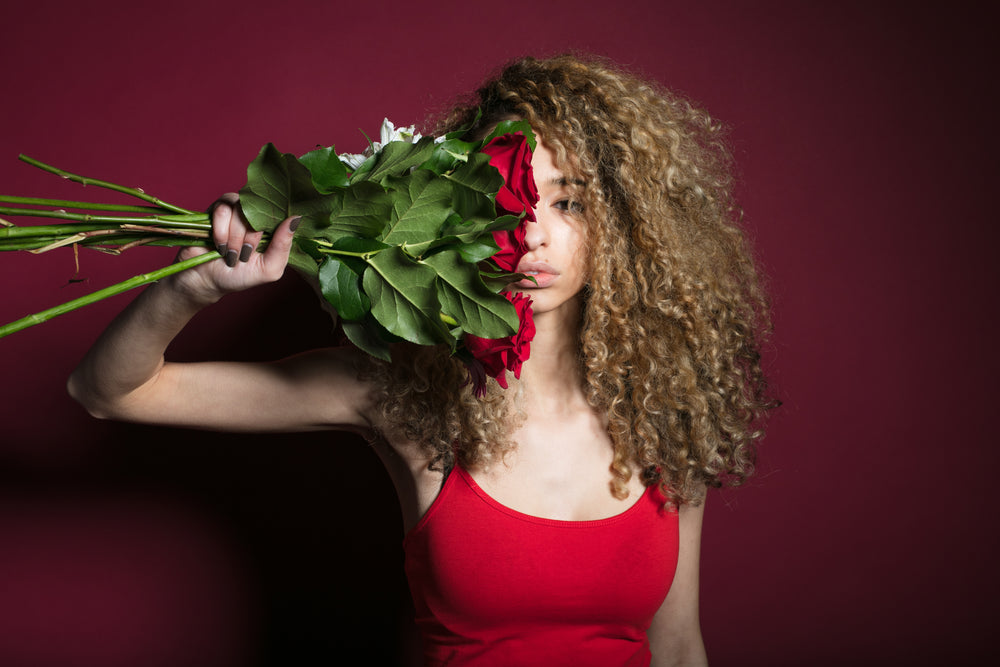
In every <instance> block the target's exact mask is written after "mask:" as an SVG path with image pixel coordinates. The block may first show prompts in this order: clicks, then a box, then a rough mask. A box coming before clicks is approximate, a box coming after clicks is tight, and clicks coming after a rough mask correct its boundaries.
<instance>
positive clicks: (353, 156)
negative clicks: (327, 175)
mask: <svg viewBox="0 0 1000 667" xmlns="http://www.w3.org/2000/svg"><path fill="white" fill-rule="evenodd" d="M415 128H416V126H415V125H410V126H408V127H400V128H397V127H396V126H395V125H393V124H392V121H391V120H389V119H388V118H385V119H383V120H382V127H381V128H379V137H378V138H379V140H378V141H373V142H372V145H371V153H370V154H371V155H375V154H376V153H378V152H379V151H380V150H382V147H383V146H385V145H386V144H388V143H390V142H393V141H409V142H410V143H414V144H415V143H417V142H418V141H420V139H421V138H422V136H421V134H420V133H419V132H416V131H415ZM441 139H443V137H439V138H438V139H437V140H435V141H438V140H441ZM337 157H338V158H340V161H341V162H343V163H344V164H346V165H347V166H348V167H349V168H350V169H357V168H358V167H360V166H361V165H362V164H364V162H365V160H367V159H368V157H369V156H368V154H365V153H343V154H342V155H338V156H337Z"/></svg>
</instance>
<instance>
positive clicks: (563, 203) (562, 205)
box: [555, 199, 583, 214]
mask: <svg viewBox="0 0 1000 667" xmlns="http://www.w3.org/2000/svg"><path fill="white" fill-rule="evenodd" d="M555 207H556V208H557V209H559V210H560V211H566V212H568V213H574V214H578V213H580V212H581V211H583V205H582V204H580V202H578V201H574V200H572V199H561V200H559V201H557V202H556V204H555Z"/></svg>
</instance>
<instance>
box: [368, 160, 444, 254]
mask: <svg viewBox="0 0 1000 667" xmlns="http://www.w3.org/2000/svg"><path fill="white" fill-rule="evenodd" d="M385 182H386V186H387V187H388V188H390V190H391V192H392V194H393V195H394V197H393V199H394V205H393V214H392V219H391V220H390V221H389V224H388V225H387V226H386V227H385V230H384V231H383V232H382V235H381V236H380V240H381V241H383V242H384V243H388V244H391V245H403V244H406V246H407V250H408V252H409V253H410V254H411V255H414V256H418V255H420V254H421V252H422V250H423V249H424V248H426V247H427V246H428V245H430V243H431V242H432V241H434V240H435V239H436V238H437V237H438V233H439V232H440V231H441V226H442V225H444V222H445V220H447V218H448V216H449V215H451V213H452V210H451V200H452V188H453V186H452V184H451V182H450V181H448V179H446V178H442V177H440V176H437V175H435V174H434V173H433V172H431V171H427V170H425V169H419V170H417V171H414V172H413V173H411V174H408V175H407V176H405V177H402V178H397V177H393V176H390V177H388V178H386V181H385Z"/></svg>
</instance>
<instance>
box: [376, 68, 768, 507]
mask: <svg viewBox="0 0 1000 667" xmlns="http://www.w3.org/2000/svg"><path fill="white" fill-rule="evenodd" d="M480 114H481V115H480ZM507 118H520V119H524V120H526V121H528V122H529V123H530V124H531V126H532V128H533V129H534V130H535V131H536V132H537V133H538V134H539V135H540V136H542V137H544V138H545V142H546V145H547V146H549V147H550V149H551V150H553V152H554V154H555V156H556V163H557V164H558V165H559V166H560V168H561V169H562V170H563V171H564V172H568V173H571V174H572V175H573V177H575V178H579V179H581V180H582V181H583V182H584V183H585V184H586V185H585V187H584V188H583V189H582V192H581V193H580V194H581V200H582V202H581V203H582V206H583V211H584V213H583V217H584V219H585V224H586V225H587V234H588V240H589V246H590V257H589V267H590V282H589V285H588V287H587V288H586V289H585V294H584V297H585V299H584V303H585V305H584V314H583V321H582V325H581V331H580V346H581V356H580V359H581V365H582V368H581V371H582V374H583V377H584V378H585V386H584V391H585V393H586V396H587V399H588V401H589V403H590V405H591V406H592V407H593V408H594V409H595V410H598V411H600V412H601V413H603V414H606V415H607V417H608V433H609V435H610V437H611V440H612V442H613V443H614V452H615V453H614V463H613V464H612V466H611V469H612V473H613V478H612V491H613V493H614V494H615V495H616V496H617V497H619V498H623V497H625V496H626V495H627V491H626V483H627V482H628V481H629V479H630V478H631V475H632V470H633V469H638V470H640V471H641V476H642V481H643V483H644V484H646V485H651V484H658V485H660V487H661V488H662V489H663V491H664V493H665V494H666V495H667V497H668V498H669V500H670V502H671V503H674V504H678V505H679V504H684V503H695V504H697V503H698V502H700V500H701V498H702V496H703V493H704V489H705V487H706V486H712V487H718V486H721V485H723V484H731V485H736V484H740V483H742V482H743V481H745V479H746V478H747V477H748V476H749V475H750V474H752V472H753V465H754V460H755V457H756V443H757V441H758V440H759V439H760V438H761V436H762V435H763V431H762V430H761V428H760V426H761V423H762V420H763V417H764V416H765V415H766V413H767V412H768V411H769V410H770V409H771V408H773V407H775V406H776V405H777V401H775V400H774V399H773V398H771V397H770V396H769V394H768V390H767V383H766V381H765V378H764V375H763V372H762V370H761V365H760V353H759V348H760V343H761V338H762V336H763V335H764V334H765V333H766V332H767V331H768V330H769V327H770V322H769V319H768V308H767V306H768V304H767V299H766V296H765V294H764V292H763V290H762V288H761V285H760V280H759V277H758V275H757V271H756V269H755V268H754V263H753V261H752V255H751V252H750V249H749V247H748V244H747V242H746V239H745V236H744V234H743V232H742V231H741V229H740V227H739V225H738V222H739V218H740V212H739V209H738V208H737V207H736V205H735V204H734V202H733V200H732V195H731V176H730V167H731V161H730V157H729V153H728V151H727V150H726V147H725V145H724V143H723V139H722V131H721V127H720V125H719V124H718V123H716V122H715V121H714V120H713V119H712V118H711V117H709V116H708V114H706V113H705V112H704V111H702V110H700V109H698V108H696V107H695V106H693V105H692V104H691V103H690V102H689V101H688V100H686V99H684V98H683V97H681V96H678V95H676V94H673V93H671V92H669V91H666V90H664V89H662V88H660V87H659V86H657V85H655V84H652V83H649V82H646V81H643V80H641V79H639V78H637V77H635V76H633V75H631V74H629V73H626V72H624V71H622V70H621V69H619V68H617V67H615V66H613V65H611V64H609V63H606V62H603V61H600V60H596V59H581V58H578V57H575V56H560V57H556V58H552V59H548V60H536V59H533V58H524V59H521V60H518V61H515V62H513V63H511V64H509V65H507V66H506V67H504V68H503V69H502V70H501V71H500V73H499V74H498V75H497V76H495V77H494V78H492V79H490V80H489V81H487V82H486V83H485V84H484V85H483V86H482V87H481V88H480V89H479V90H478V91H477V92H476V93H475V95H474V96H473V97H472V98H471V99H468V100H466V101H465V102H464V103H462V104H460V105H459V106H457V107H456V108H455V109H453V110H452V111H451V112H450V113H449V114H448V115H447V116H446V117H445V118H444V119H443V120H442V121H441V122H440V123H439V125H438V128H437V131H436V132H437V133H440V132H442V131H451V130H454V129H456V128H462V127H468V128H470V129H469V130H468V133H467V134H468V136H470V137H471V136H483V135H485V134H486V133H487V132H488V131H489V128H491V127H493V126H494V125H495V124H496V123H497V122H499V121H500V120H503V119H507ZM396 352H397V353H400V354H398V355H396V358H394V362H396V363H393V364H375V365H373V366H372V367H371V368H370V371H369V372H370V374H371V376H372V377H374V378H375V380H376V382H375V384H376V386H377V388H378V394H379V399H380V406H381V412H382V416H383V418H384V420H385V422H386V423H387V424H391V425H394V427H395V428H398V429H400V432H402V433H404V434H405V435H406V436H407V437H409V438H411V439H412V440H414V441H416V442H419V443H420V444H421V446H423V447H425V448H426V449H427V451H428V453H429V454H431V458H432V465H439V466H441V467H443V468H444V469H449V468H450V466H452V465H453V464H454V462H455V457H457V460H458V462H460V463H461V464H462V465H463V466H470V465H476V464H478V463H482V462H484V461H486V460H488V459H491V458H493V457H497V456H502V454H503V453H504V452H505V451H508V450H509V449H510V447H512V444H511V443H510V442H509V436H508V433H509V432H510V430H511V428H512V424H513V423H514V422H515V421H516V417H517V414H516V410H515V409H514V408H512V407H511V402H510V401H507V400H505V399H504V396H503V392H502V390H497V389H496V387H495V386H493V387H491V390H490V392H489V393H488V394H487V396H486V397H484V398H483V399H477V398H476V397H475V396H474V395H473V394H472V392H471V391H470V388H469V387H468V382H467V374H466V371H465V369H464V367H463V366H462V364H461V362H458V361H456V360H454V359H449V358H448V356H447V351H446V350H431V349H423V350H416V351H415V350H413V348H406V352H405V354H404V353H402V350H397V351H396ZM492 384H493V383H491V385H492Z"/></svg>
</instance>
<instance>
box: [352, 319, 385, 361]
mask: <svg viewBox="0 0 1000 667" xmlns="http://www.w3.org/2000/svg"><path fill="white" fill-rule="evenodd" d="M372 322H373V320H371V315H369V316H368V318H367V319H365V320H364V321H361V322H341V326H342V327H343V329H344V335H346V336H347V339H348V340H349V341H351V342H352V343H354V345H355V346H356V347H358V348H359V349H361V350H362V351H364V352H367V353H368V354H370V355H372V356H373V357H375V358H376V359H381V360H382V361H392V355H391V354H390V352H389V344H388V343H387V342H386V341H385V340H383V339H382V338H381V337H380V336H379V333H378V330H377V329H376V328H375V327H372V326H371V324H372Z"/></svg>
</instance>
